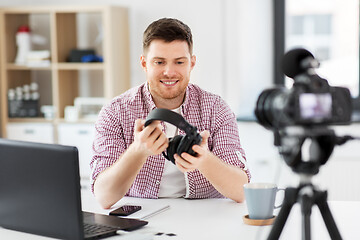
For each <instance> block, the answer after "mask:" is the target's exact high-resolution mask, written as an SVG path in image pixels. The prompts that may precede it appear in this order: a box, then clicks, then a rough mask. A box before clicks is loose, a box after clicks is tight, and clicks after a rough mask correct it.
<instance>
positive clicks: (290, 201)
mask: <svg viewBox="0 0 360 240" xmlns="http://www.w3.org/2000/svg"><path fill="white" fill-rule="evenodd" d="M297 194H298V190H297V189H296V188H286V189H285V197H284V201H283V206H282V207H281V210H280V212H279V215H278V216H277V217H276V219H275V223H274V225H273V227H272V229H271V231H270V234H269V236H268V238H267V239H268V240H277V239H279V237H280V234H281V232H282V230H283V228H284V225H285V222H286V220H287V218H288V216H289V213H290V211H291V208H292V207H293V205H294V204H295V203H296V199H297Z"/></svg>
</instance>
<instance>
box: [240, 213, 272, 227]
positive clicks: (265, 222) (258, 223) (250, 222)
mask: <svg viewBox="0 0 360 240" xmlns="http://www.w3.org/2000/svg"><path fill="white" fill-rule="evenodd" d="M243 220H244V223H245V224H248V225H254V226H265V225H271V224H273V223H274V220H275V216H272V217H271V218H268V219H251V218H249V215H245V216H243Z"/></svg>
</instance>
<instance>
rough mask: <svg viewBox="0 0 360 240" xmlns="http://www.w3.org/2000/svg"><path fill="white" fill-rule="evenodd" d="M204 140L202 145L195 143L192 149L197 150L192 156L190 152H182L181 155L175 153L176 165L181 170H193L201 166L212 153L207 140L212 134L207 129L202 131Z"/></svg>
mask: <svg viewBox="0 0 360 240" xmlns="http://www.w3.org/2000/svg"><path fill="white" fill-rule="evenodd" d="M200 135H201V137H202V141H201V144H200V145H197V144H195V145H194V146H193V147H192V150H194V152H196V153H197V154H196V156H192V155H190V154H188V153H182V154H181V157H180V156H179V155H178V154H175V155H174V158H175V163H176V166H177V167H178V168H179V169H180V171H181V172H183V173H185V172H191V171H193V170H195V169H199V168H201V166H202V164H203V163H204V162H205V161H206V159H207V158H208V157H209V156H210V155H211V152H210V151H209V149H208V147H207V141H208V138H209V136H210V133H209V131H207V130H205V131H203V132H201V133H200Z"/></svg>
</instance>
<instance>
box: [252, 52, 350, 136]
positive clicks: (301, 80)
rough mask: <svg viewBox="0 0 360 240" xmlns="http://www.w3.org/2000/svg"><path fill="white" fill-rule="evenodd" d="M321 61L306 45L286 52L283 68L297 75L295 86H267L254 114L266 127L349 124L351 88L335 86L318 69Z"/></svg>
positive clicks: (292, 76)
mask: <svg viewBox="0 0 360 240" xmlns="http://www.w3.org/2000/svg"><path fill="white" fill-rule="evenodd" d="M318 66H319V63H318V61H317V60H316V59H315V58H314V56H313V55H312V54H311V53H310V52H309V51H307V50H305V49H294V50H291V51H289V52H288V53H287V54H285V55H284V58H283V71H284V73H285V75H287V76H288V77H290V78H293V79H294V84H293V86H292V88H290V89H287V88H285V87H278V88H271V89H266V90H264V91H263V92H262V93H261V94H260V96H259V98H258V100H257V103H256V108H255V115H256V117H257V119H258V121H259V123H260V124H261V125H263V126H264V127H265V128H267V129H281V128H283V127H286V126H293V125H301V126H313V125H330V124H335V125H336V124H338V125H340V124H349V123H350V122H351V114H352V99H351V94H350V91H349V90H348V89H347V88H343V87H332V86H330V85H329V83H328V81H327V80H326V79H323V78H321V77H320V76H318V75H317V74H316V73H315V70H314V68H316V67H318Z"/></svg>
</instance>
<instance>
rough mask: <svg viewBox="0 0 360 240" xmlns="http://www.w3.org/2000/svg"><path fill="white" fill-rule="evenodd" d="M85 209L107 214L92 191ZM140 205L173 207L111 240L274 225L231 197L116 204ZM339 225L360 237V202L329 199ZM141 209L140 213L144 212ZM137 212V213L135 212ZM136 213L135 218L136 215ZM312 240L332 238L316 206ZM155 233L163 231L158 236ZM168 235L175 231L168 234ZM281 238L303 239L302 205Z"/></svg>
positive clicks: (204, 235) (225, 233)
mask: <svg viewBox="0 0 360 240" xmlns="http://www.w3.org/2000/svg"><path fill="white" fill-rule="evenodd" d="M82 198H83V201H82V204H83V210H85V211H92V212H97V213H108V212H109V210H104V209H101V207H100V206H99V205H98V204H97V203H96V201H95V199H94V198H93V197H92V195H91V194H90V193H89V192H87V191H86V192H85V191H83V194H82ZM129 203H131V204H138V205H142V206H143V210H141V211H143V212H144V211H146V210H149V209H151V208H152V209H156V208H159V207H161V206H166V205H169V206H170V208H169V209H167V210H166V211H164V212H161V213H159V214H157V215H155V216H153V217H151V218H148V219H147V221H149V224H148V225H147V226H145V227H143V228H141V229H139V230H136V231H134V232H131V233H128V234H122V233H120V235H119V236H115V237H111V238H109V239H135V237H139V238H136V239H143V238H142V237H144V238H145V239H170V240H172V239H173V240H179V239H186V240H189V239H207V240H212V239H214V240H215V239H216V240H219V239H226V240H232V239H234V240H235V239H237V240H238V239H246V240H252V239H254V240H257V239H266V238H267V236H268V233H269V231H270V230H271V226H263V227H257V226H249V225H246V224H244V223H243V220H242V217H243V215H246V214H247V208H246V203H241V204H239V203H235V202H234V201H231V200H228V199H204V200H186V199H158V200H150V199H139V198H127V197H126V198H124V199H122V200H120V201H119V202H118V203H117V204H116V205H117V206H120V205H122V204H129ZM329 205H330V208H331V211H332V213H333V216H334V218H335V221H336V224H337V226H338V228H339V230H340V233H341V235H342V237H343V239H350V240H351V239H359V236H360V227H359V226H360V225H359V222H360V221H359V219H358V217H357V216H360V202H330V203H329ZM141 211H140V212H138V213H137V214H138V215H137V216H140V215H141V214H142V213H141ZM135 214H136V213H135ZM135 214H134V215H133V216H134V217H136V215H135ZM311 232H312V237H313V238H312V239H321V240H324V239H330V237H329V235H328V232H327V230H326V227H325V224H324V222H323V220H322V218H321V214H320V212H319V210H318V209H317V207H313V211H312V215H311ZM156 233H163V234H162V235H160V236H156ZM166 234H175V235H176V236H169V235H166ZM0 236H1V239H16V240H19V239H26V240H32V239H49V238H45V237H41V236H36V235H31V234H25V233H20V232H16V231H10V230H6V229H2V228H0ZM280 239H292V240H294V239H295V240H296V239H301V213H300V207H299V204H296V205H295V206H294V208H293V210H292V211H291V214H290V216H289V218H288V220H287V222H286V225H285V227H284V230H283V232H282V234H281V237H280Z"/></svg>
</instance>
